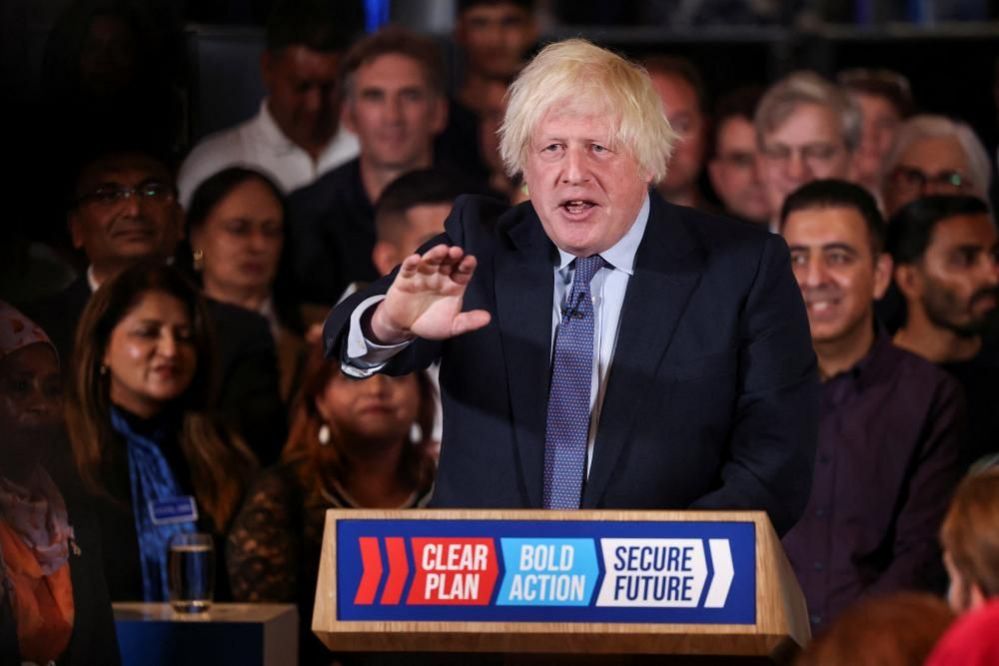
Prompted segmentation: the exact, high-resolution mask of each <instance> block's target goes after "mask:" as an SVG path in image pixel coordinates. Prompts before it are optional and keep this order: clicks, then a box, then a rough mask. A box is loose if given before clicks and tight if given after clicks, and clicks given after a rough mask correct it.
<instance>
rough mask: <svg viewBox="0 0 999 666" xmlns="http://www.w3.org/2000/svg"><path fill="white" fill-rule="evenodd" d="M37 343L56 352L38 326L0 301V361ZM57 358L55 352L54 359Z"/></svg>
mask: <svg viewBox="0 0 999 666" xmlns="http://www.w3.org/2000/svg"><path fill="white" fill-rule="evenodd" d="M39 342H41V343H43V344H46V345H48V346H49V347H50V348H51V349H52V351H53V352H55V351H56V348H55V345H53V344H52V341H51V340H49V336H47V335H45V331H43V330H42V329H41V327H40V326H39V325H38V324H36V323H35V322H33V321H31V320H30V319H28V318H27V317H25V316H24V315H23V314H21V312H20V311H18V310H16V309H15V308H14V307H13V306H12V305H10V304H9V303H7V302H5V301H0V359H2V358H4V357H5V356H7V355H8V354H11V353H13V352H16V351H17V350H18V349H22V348H24V347H27V346H28V345H33V344H36V343H39ZM58 356H59V355H58V352H56V358H58Z"/></svg>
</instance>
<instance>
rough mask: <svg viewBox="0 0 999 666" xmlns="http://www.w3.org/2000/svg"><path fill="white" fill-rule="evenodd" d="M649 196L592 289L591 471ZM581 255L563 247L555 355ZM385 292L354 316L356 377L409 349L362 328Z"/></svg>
mask: <svg viewBox="0 0 999 666" xmlns="http://www.w3.org/2000/svg"><path fill="white" fill-rule="evenodd" d="M649 207H650V204H649V197H648V195H646V197H645V201H644V202H643V203H642V207H641V209H640V210H639V211H638V215H637V217H636V218H635V222H634V224H632V225H631V228H630V229H629V230H628V232H627V233H625V235H624V236H623V237H622V238H621V240H619V241H618V242H617V243H615V244H614V246H613V247H611V248H610V249H608V250H607V251H605V252H601V253H600V256H601V257H603V259H604V261H605V262H606V265H605V266H604V267H603V268H601V269H600V270H599V271H597V273H596V274H595V275H594V276H593V279H592V280H591V281H590V294H591V295H592V297H593V314H594V322H593V346H594V350H595V353H594V354H593V373H592V380H591V383H590V427H589V434H588V436H587V443H586V472H587V475H589V471H590V463H591V462H592V461H593V443H594V441H595V440H596V436H597V424H598V423H599V421H600V413H601V410H602V408H603V402H604V396H605V394H606V392H607V380H608V379H609V377H610V368H611V364H612V363H613V361H614V348H615V346H616V345H617V336H618V331H619V330H620V326H621V306H622V305H624V296H625V293H626V292H627V290H628V280H629V279H630V278H631V276H632V275H634V272H635V255H636V254H637V252H638V246H639V245H640V244H641V242H642V237H643V236H644V235H645V227H646V225H647V224H648V221H649ZM575 258H576V257H575V256H573V255H571V254H569V253H568V252H564V251H563V250H561V249H559V265H558V266H555V267H554V269H553V270H554V271H555V283H554V294H553V298H552V337H551V348H550V351H549V355H550V354H551V353H552V352H553V351H554V349H555V336H556V335H557V334H558V326H559V323H560V322H561V320H562V305H563V303H564V302H565V299H566V297H567V296H568V294H569V293H570V292H571V290H572V280H573V278H574V277H575V267H574V266H573V265H572V262H573V260H575ZM384 298H385V296H384V295H378V296H372V297H370V298H366V299H364V300H363V301H361V303H360V304H359V305H358V306H357V307H356V308H354V312H353V313H351V317H350V331H349V332H348V334H347V354H346V359H345V361H344V362H343V363H342V364H341V367H342V368H343V371H344V373H346V374H348V375H351V376H353V377H370V376H371V375H373V374H374V373H376V372H378V371H379V370H381V369H382V368H383V367H384V366H385V363H386V362H388V360H389V359H391V358H392V357H393V356H395V355H396V354H398V353H399V352H400V351H402V350H403V349H405V348H406V347H407V346H408V345H409V344H410V342H411V341H410V342H403V343H400V344H397V345H379V344H376V343H374V342H372V341H370V340H368V339H367V338H365V337H364V333H363V331H362V330H361V317H362V316H363V315H364V313H365V312H366V311H367V310H368V309H370V308H371V307H373V306H375V305H376V304H378V303H380V302H381V301H382V300H383V299H384Z"/></svg>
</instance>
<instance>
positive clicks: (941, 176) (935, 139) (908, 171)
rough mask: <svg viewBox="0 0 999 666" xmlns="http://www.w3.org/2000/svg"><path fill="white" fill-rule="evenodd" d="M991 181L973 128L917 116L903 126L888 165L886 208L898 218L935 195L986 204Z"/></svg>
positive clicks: (990, 171) (989, 164) (985, 155)
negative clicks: (920, 200)
mask: <svg viewBox="0 0 999 666" xmlns="http://www.w3.org/2000/svg"><path fill="white" fill-rule="evenodd" d="M991 180H992V165H991V163H990V162H989V156H988V153H986V151H985V147H984V146H983V145H982V142H981V141H980V140H979V139H978V137H977V136H975V132H974V131H973V130H972V129H971V127H969V126H968V125H967V124H966V123H963V122H961V121H959V120H952V119H950V118H946V117H944V116H934V115H919V116H914V117H912V118H910V119H909V120H907V121H906V122H905V123H904V124H903V125H902V127H901V129H900V130H899V132H898V137H897V139H896V141H895V145H894V147H893V148H892V150H891V152H890V153H889V154H888V158H887V160H886V162H885V181H884V203H885V208H886V209H887V212H888V214H889V215H894V214H895V213H896V212H898V211H899V210H900V209H901V208H902V207H903V206H905V205H906V204H908V203H910V202H912V201H915V200H916V199H918V198H920V197H924V196H928V195H933V194H966V195H971V196H975V197H978V198H980V199H985V198H986V197H987V196H988V192H989V185H990V183H991Z"/></svg>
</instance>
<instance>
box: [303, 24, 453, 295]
mask: <svg viewBox="0 0 999 666" xmlns="http://www.w3.org/2000/svg"><path fill="white" fill-rule="evenodd" d="M443 69H444V66H443V60H442V58H441V54H440V51H439V49H438V48H437V46H436V45H435V44H434V43H433V42H432V41H430V40H429V39H427V38H425V37H421V36H419V35H416V34H415V33H412V32H410V31H408V30H405V29H402V28H398V27H389V28H385V29H383V30H381V31H379V32H377V33H375V34H374V35H371V36H369V37H367V38H366V39H364V40H362V41H360V42H358V43H357V44H355V45H354V47H353V48H351V50H350V51H349V52H348V53H347V55H346V56H345V57H344V63H343V74H344V90H345V101H344V109H343V122H344V124H345V125H346V126H347V128H348V129H350V130H351V131H353V132H355V133H356V134H357V137H358V140H359V141H360V143H361V153H360V156H359V157H358V158H357V159H354V160H352V161H350V162H348V163H346V164H344V165H343V166H341V167H339V168H337V169H334V170H333V171H331V172H330V173H328V174H326V175H325V176H323V177H322V178H320V179H319V180H318V181H316V182H315V183H313V184H312V185H310V186H309V187H306V188H304V189H301V190H299V191H297V192H295V193H293V194H292V195H291V197H290V198H289V201H288V222H289V241H290V242H291V246H292V256H293V257H294V270H295V274H296V276H297V277H298V282H299V285H300V288H301V296H302V298H303V300H305V301H309V302H316V303H333V302H335V301H336V299H337V297H338V296H339V295H340V293H341V292H342V291H343V289H344V287H345V286H346V285H348V284H349V283H351V282H357V281H361V282H367V281H370V280H373V279H375V278H376V277H378V274H377V271H376V270H375V267H374V266H373V265H372V263H371V251H372V248H373V247H374V244H375V228H374V214H375V212H374V202H375V201H377V200H378V198H379V197H380V196H381V193H382V191H383V190H384V189H385V187H386V186H387V185H388V184H389V183H391V182H392V181H393V180H395V179H396V178H398V177H399V176H401V175H402V174H404V173H406V172H408V171H413V170H414V169H426V168H428V167H430V166H431V165H432V164H433V163H434V151H433V140H434V137H435V136H436V135H437V134H438V133H439V132H440V131H441V130H442V129H443V128H444V123H445V122H446V120H447V98H446V96H445V94H444V71H443Z"/></svg>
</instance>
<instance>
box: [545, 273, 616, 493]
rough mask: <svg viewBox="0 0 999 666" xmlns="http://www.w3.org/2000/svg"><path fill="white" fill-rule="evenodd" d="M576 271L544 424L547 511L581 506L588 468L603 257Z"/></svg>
mask: <svg viewBox="0 0 999 666" xmlns="http://www.w3.org/2000/svg"><path fill="white" fill-rule="evenodd" d="M575 264H576V275H575V277H574V278H573V281H572V289H571V290H570V292H569V298H568V299H566V302H565V307H563V308H562V321H561V323H559V327H558V331H557V332H556V334H555V353H554V354H553V355H552V378H551V389H550V392H549V394H548V422H547V424H546V426H545V487H544V496H543V498H542V500H543V502H544V507H545V508H546V509H578V508H579V502H580V498H581V497H582V492H583V476H584V473H585V469H586V438H587V434H588V432H589V429H590V384H591V382H592V381H593V299H592V297H591V296H590V280H592V279H593V276H594V275H596V273H597V271H598V270H600V268H601V267H602V266H603V265H604V260H603V258H601V257H600V255H596V254H595V255H593V256H592V257H585V258H577V259H576V260H575Z"/></svg>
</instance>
